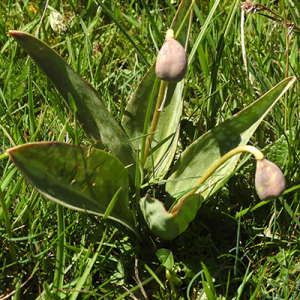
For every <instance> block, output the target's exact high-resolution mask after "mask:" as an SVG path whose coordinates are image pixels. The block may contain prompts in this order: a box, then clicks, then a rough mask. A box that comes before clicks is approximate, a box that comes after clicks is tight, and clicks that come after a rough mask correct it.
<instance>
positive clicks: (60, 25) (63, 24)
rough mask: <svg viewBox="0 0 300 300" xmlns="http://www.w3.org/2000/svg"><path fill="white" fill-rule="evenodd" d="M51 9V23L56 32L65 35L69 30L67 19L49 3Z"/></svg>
mask: <svg viewBox="0 0 300 300" xmlns="http://www.w3.org/2000/svg"><path fill="white" fill-rule="evenodd" d="M48 9H49V10H50V25H51V28H52V30H53V31H54V32H56V33H58V34H59V35H64V34H65V33H66V31H67V30H68V26H67V21H66V19H65V18H64V17H63V16H62V15H61V14H60V13H59V12H58V11H57V10H55V9H54V8H53V7H51V6H49V5H48Z"/></svg>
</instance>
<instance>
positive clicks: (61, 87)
mask: <svg viewBox="0 0 300 300" xmlns="http://www.w3.org/2000/svg"><path fill="white" fill-rule="evenodd" d="M9 33H10V35H11V36H12V37H13V38H14V39H15V40H16V41H17V42H18V44H19V45H20V46H21V47H22V48H23V49H24V50H25V51H26V52H27V53H28V54H29V55H30V56H31V58H32V59H33V60H34V62H35V63H36V64H37V65H38V67H39V68H40V69H41V70H42V71H43V72H44V73H45V74H46V76H47V77H48V78H49V79H50V80H51V81H52V82H53V84H54V86H55V87H56V88H57V90H58V91H59V92H60V94H61V95H62V97H63V98H64V99H65V101H66V103H67V104H69V94H70V95H71V98H73V100H74V102H75V105H76V107H77V112H76V113H77V117H78V120H79V122H80V123H81V125H82V127H83V129H84V131H85V132H86V134H87V135H88V136H89V138H91V139H92V141H93V142H94V146H95V147H96V148H100V149H104V148H105V149H106V150H107V151H108V152H110V153H112V154H113V155H115V156H116V157H117V158H118V159H119V160H120V161H121V162H122V163H123V165H124V166H130V167H129V168H128V172H129V174H130V176H131V178H132V179H133V182H134V176H135V167H134V165H135V161H136V153H135V151H134V149H133V147H132V145H131V143H130V142H129V140H128V137H127V136H126V134H125V133H124V132H123V130H122V128H121V127H120V126H119V125H118V123H117V122H116V120H115V119H114V118H113V117H112V115H111V114H110V113H109V111H108V110H107V108H106V107H105V105H104V104H103V102H102V101H101V100H100V99H99V97H98V93H97V91H96V90H95V89H94V88H93V87H92V86H91V85H89V84H88V83H87V82H86V81H84V80H83V79H82V78H81V77H80V76H79V75H78V74H77V73H76V72H75V71H74V70H73V69H72V68H71V67H70V66H69V65H68V64H67V63H66V61H65V60H64V59H63V58H62V57H61V56H59V55H58V54H57V53H56V52H55V51H53V50H52V49H51V48H50V47H49V46H48V45H46V44H45V43H44V42H42V41H40V40H39V39H37V38H35V37H34V36H32V35H30V34H27V33H24V32H20V31H14V30H10V31H9Z"/></svg>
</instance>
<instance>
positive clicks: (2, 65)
mask: <svg viewBox="0 0 300 300" xmlns="http://www.w3.org/2000/svg"><path fill="white" fill-rule="evenodd" d="M50 2H51V1H50ZM58 2H59V1H57V3H58ZM173 2H174V1H173ZM173 2H172V3H173ZM175 2H176V1H175ZM39 3H40V2H38V3H36V4H35V6H33V4H29V3H28V2H12V1H7V2H5V3H4V2H1V3H0V8H1V14H0V18H1V19H0V45H1V46H0V47H1V48H0V51H1V54H0V55H1V56H0V118H1V122H0V137H1V139H0V141H1V155H2V154H3V153H5V150H6V149H8V148H10V147H13V146H15V145H21V144H24V143H29V142H35V141H64V142H67V143H79V144H84V145H90V142H89V140H88V139H87V137H86V136H85V134H84V132H83V130H82V129H81V127H80V125H79V124H77V123H76V120H74V116H73V111H72V110H71V109H69V108H68V107H67V106H65V104H64V103H63V102H62V98H61V96H60V95H59V94H58V92H57V91H56V90H55V88H54V87H53V85H52V84H51V82H49V81H48V80H47V79H46V77H45V76H44V75H43V74H42V73H41V72H40V71H39V69H38V68H37V67H36V66H35V64H34V63H33V62H32V61H31V60H30V59H29V60H28V61H27V59H28V58H27V55H26V53H24V51H23V50H22V49H21V48H20V47H19V46H17V44H16V43H15V42H14V41H13V40H12V39H11V38H9V36H8V30H10V29H18V30H23V31H27V32H29V33H32V34H35V33H36V29H37V26H38V24H39V22H40V20H41V15H42V11H43V9H44V7H43V6H41V7H39V6H38V5H39ZM162 3H163V4H162ZM172 3H171V1H165V2H161V1H156V2H154V1H153V2H152V3H146V2H145V1H123V2H121V3H119V2H117V1H104V4H102V1H98V2H95V3H92V2H89V5H87V4H86V3H85V2H76V3H75V2H74V3H73V2H72V1H69V2H65V3H64V5H60V6H58V10H60V11H61V9H62V8H63V9H64V12H65V14H66V16H67V17H68V18H69V20H72V21H71V22H70V27H71V28H70V33H69V34H68V35H67V37H66V36H59V35H57V34H55V33H53V32H52V31H51V27H50V26H49V17H48V16H49V15H48V13H46V15H45V19H44V21H43V23H42V24H43V25H42V29H43V30H42V31H41V35H40V38H41V39H42V40H44V41H45V42H47V43H48V44H49V45H51V46H52V47H53V48H54V49H55V50H56V51H57V52H59V53H60V55H62V56H63V57H64V58H65V59H66V60H67V61H68V62H69V63H70V64H71V66H72V67H73V68H74V69H75V70H76V71H77V72H78V73H79V74H80V75H81V76H82V77H83V78H84V79H85V80H86V81H88V82H89V83H90V84H92V85H93V86H94V87H95V88H96V89H97V90H98V92H99V94H100V96H101V98H102V100H103V101H104V102H105V105H106V106H107V108H108V110H109V111H111V112H112V113H113V115H114V116H115V118H116V120H117V121H118V122H120V121H121V119H122V115H123V113H124V109H125V106H126V104H127V103H128V101H129V99H130V96H131V95H132V94H133V92H134V90H135V89H136V87H137V85H138V83H139V82H140V80H141V79H142V77H143V76H144V74H145V73H146V71H147V69H148V67H149V65H151V64H152V63H153V62H154V61H155V57H156V54H157V51H158V49H159V48H160V47H161V45H162V40H163V36H164V33H165V31H166V29H167V28H168V26H169V25H170V24H171V21H172V19H173V17H174V14H175V12H176V9H177V7H178V1H177V2H176V3H173V4H172ZM49 4H50V5H51V6H53V7H55V4H54V3H49ZM213 4H214V1H196V6H195V8H194V20H193V25H192V29H191V35H190V40H189V51H191V49H192V48H193V45H194V44H195V43H196V41H197V38H198V36H199V34H200V32H201V31H200V29H201V26H202V25H203V24H204V22H205V20H206V18H207V17H208V15H209V12H210V10H211V8H212V6H213ZM237 4H239V3H238V2H237V3H235V2H234V1H220V4H219V6H218V9H217V12H216V13H215V14H214V16H213V19H212V22H211V24H210V26H209V27H208V28H207V29H206V30H205V36H204V39H203V40H202V41H201V42H200V44H199V46H198V48H197V49H196V53H195V56H194V59H193V61H191V62H190V65H189V69H188V74H187V76H186V77H185V88H184V92H183V99H184V111H183V116H182V126H181V132H180V139H179V142H180V147H181V150H184V149H185V148H186V147H187V146H188V145H189V144H190V143H192V142H193V141H194V140H195V139H196V138H197V137H199V136H201V135H202V134H203V133H205V132H207V131H208V130H210V129H211V128H213V127H214V126H215V125H216V124H219V123H221V122H223V121H224V120H225V119H227V118H228V117H230V116H231V115H233V114H234V113H236V112H238V111H240V110H242V109H243V108H244V107H245V106H247V105H249V104H251V103H252V102H253V101H254V100H256V99H257V97H258V96H257V95H258V94H260V95H263V94H264V93H265V92H266V91H268V90H269V89H270V88H272V87H273V86H274V85H276V84H277V83H278V82H279V81H281V80H283V79H284V78H285V77H286V72H287V58H286V49H287V48H289V54H290V56H289V75H295V76H296V77H297V81H296V83H295V85H294V86H293V88H292V89H290V90H289V92H288V93H286V94H285V96H284V97H283V98H282V99H281V100H280V102H279V103H278V104H277V105H276V106H275V107H274V108H273V109H272V111H271V113H270V114H269V115H268V116H267V118H266V119H265V120H264V122H263V123H262V124H261V126H260V127H259V129H258V130H257V132H256V133H255V135H254V136H253V137H252V139H251V143H252V144H253V145H256V146H257V147H259V148H260V149H261V150H262V151H263V152H264V153H265V155H266V157H267V158H269V159H270V160H272V161H273V162H275V163H276V164H277V165H278V166H279V167H280V168H281V169H282V170H283V171H284V175H285V178H286V181H287V191H286V192H285V194H284V195H283V196H282V197H281V198H280V199H278V200H272V201H263V202H261V201H260V200H259V199H258V197H257V195H256V192H255V189H254V162H253V161H252V160H248V161H247V162H246V164H244V165H243V166H242V167H238V168H237V170H236V172H235V174H234V175H233V176H232V178H231V179H230V181H229V182H228V183H227V184H226V185H224V186H223V188H222V189H221V190H220V191H219V192H218V193H217V194H216V195H215V196H213V197H212V198H211V199H210V200H209V201H208V202H206V203H204V204H203V205H202V207H201V209H200V210H199V212H198V214H197V217H196V218H195V220H194V221H193V222H192V223H191V224H190V226H189V227H188V229H187V230H186V231H185V232H184V233H183V234H181V235H180V236H179V237H178V238H176V239H175V240H173V241H169V242H165V241H161V240H159V239H157V238H155V237H151V238H150V239H149V238H148V237H147V238H143V239H142V242H141V243H138V242H137V241H136V240H135V239H134V238H132V237H128V235H127V233H126V232H124V230H123V229H122V228H116V227H115V226H114V224H110V223H108V222H105V223H104V222H103V221H101V220H100V219H99V218H97V217H95V216H91V215H87V214H85V213H74V211H71V210H68V209H61V208H60V207H57V206H56V205H55V204H53V203H52V202H48V201H46V200H45V199H44V198H43V197H41V196H40V195H39V194H38V193H37V191H36V190H34V189H33V188H32V187H31V186H30V184H28V182H27V181H26V180H25V179H24V178H23V177H22V176H21V175H20V173H19V172H18V171H17V169H16V168H15V167H14V165H13V164H12V162H11V161H10V160H9V159H7V158H5V159H2V160H1V161H0V174H1V177H0V178H1V182H0V185H1V189H2V191H3V192H4V201H5V204H6V206H7V208H8V210H9V213H10V215H9V222H8V223H5V221H4V220H5V218H4V211H5V210H3V209H0V222H1V226H0V239H1V241H2V244H1V251H0V299H7V298H8V297H14V299H41V298H42V299H62V298H65V299H145V298H146V295H147V296H148V299H199V300H200V299H209V300H210V299H299V295H300V289H299V288H300V272H299V270H300V261H299V258H300V253H299V250H300V247H299V239H298V236H299V226H298V225H297V223H299V220H298V218H299V197H300V195H299V192H298V190H299V187H300V179H299V158H300V156H299V154H300V145H299V130H300V125H299V86H300V85H299V79H298V78H299V76H298V73H299V51H298V45H299V41H298V39H299V38H298V36H297V35H296V34H293V35H292V36H291V37H290V39H289V45H286V39H285V30H284V27H282V26H280V25H276V24H275V23H274V21H272V20H270V19H267V18H265V17H263V16H261V15H258V14H256V15H246V20H245V28H244V29H245V48H246V53H247V63H248V68H249V71H250V72H251V73H252V75H253V77H254V84H253V85H252V84H251V83H250V81H249V76H248V74H246V72H245V68H244V63H243V60H242V52H241V29H240V18H241V11H240V9H237V10H235V8H236V6H237ZM261 4H263V5H265V6H267V7H269V8H271V9H272V10H274V11H276V12H278V13H279V14H280V15H282V16H283V6H282V1H279V2H278V3H277V2H274V1H269V0H263V1H262V2H261ZM56 8H57V7H56ZM285 9H286V13H287V19H288V20H293V21H294V22H295V23H297V22H296V18H295V16H297V17H299V11H300V4H299V3H298V2H297V1H285ZM36 11H39V13H36ZM74 11H75V12H76V14H74ZM294 18H295V20H294ZM224 24H225V26H224ZM88 33H89V34H88ZM223 36H224V37H225V38H224V40H223ZM3 157H5V155H4V156H3ZM3 157H2V156H1V158H3ZM152 188H153V190H154V191H156V194H159V193H160V186H155V185H154V186H153V187H152ZM147 191H148V190H147V188H145V189H144V190H142V191H141V194H142V195H143V194H145V193H146V192H147ZM6 226H9V227H10V228H11V231H12V234H11V235H12V236H11V237H10V234H9V231H7V229H6V228H7V227H6ZM12 243H13V245H14V247H15V249H16V257H17V258H16V260H15V259H14V256H13V251H12V250H13V246H12ZM158 249H167V250H168V251H169V253H170V256H171V257H173V259H174V264H173V266H172V268H171V269H166V268H164V267H161V263H160V261H159V259H158V258H159V257H158V256H157V255H156V252H157V250H158ZM62 252H63V254H62ZM15 261H17V263H15ZM203 263H204V265H203ZM16 267H17V268H18V276H16V272H15V269H16ZM62 274H63V275H64V276H63V277H62ZM62 279H63V281H62ZM142 286H143V287H142ZM204 293H206V296H205V294H204ZM9 295H12V296H9ZM43 297H44V298H43Z"/></svg>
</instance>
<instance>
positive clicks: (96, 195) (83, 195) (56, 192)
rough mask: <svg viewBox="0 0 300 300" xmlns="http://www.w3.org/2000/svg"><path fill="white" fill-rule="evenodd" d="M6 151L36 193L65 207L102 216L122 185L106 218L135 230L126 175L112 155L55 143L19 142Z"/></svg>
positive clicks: (122, 167)
mask: <svg viewBox="0 0 300 300" xmlns="http://www.w3.org/2000/svg"><path fill="white" fill-rule="evenodd" d="M7 153H8V155H9V156H10V158H11V159H12V161H13V162H14V164H15V165H16V166H17V168H18V169H19V170H20V171H21V173H22V174H23V175H24V176H25V177H26V178H27V179H28V180H29V182H30V183H31V184H32V185H33V186H34V187H35V188H36V189H37V190H38V192H40V193H41V194H42V195H43V196H45V197H46V198H47V199H49V200H51V201H53V202H56V203H58V204H60V205H62V206H65V207H67V208H71V209H75V210H78V211H87V212H88V213H91V214H95V215H99V216H103V214H104V213H105V210H106V208H107V207H108V205H109V203H110V201H111V200H112V198H113V197H114V195H115V194H116V193H117V192H118V190H119V188H121V191H120V192H119V194H118V201H117V205H115V207H114V208H113V210H112V212H111V214H110V216H109V218H110V219H112V220H114V221H117V222H120V223H121V224H123V225H125V226H127V227H129V228H130V229H131V230H133V231H134V221H133V215H132V212H131V210H130V208H129V204H128V175H127V172H126V170H125V168H124V166H123V165H122V164H121V162H120V161H119V160H118V159H117V158H115V157H114V156H112V155H110V154H108V153H106V152H104V151H102V150H98V149H93V150H92V151H90V152H89V149H88V148H86V147H80V146H75V145H69V144H64V143H57V142H43V143H33V144H27V145H22V146H18V147H14V148H11V149H8V150H7Z"/></svg>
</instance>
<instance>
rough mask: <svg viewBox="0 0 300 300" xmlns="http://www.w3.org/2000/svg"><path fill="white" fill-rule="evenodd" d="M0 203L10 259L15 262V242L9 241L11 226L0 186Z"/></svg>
mask: <svg viewBox="0 0 300 300" xmlns="http://www.w3.org/2000/svg"><path fill="white" fill-rule="evenodd" d="M0 204H1V206H2V210H3V216H4V222H5V226H6V231H7V236H8V238H9V248H10V255H11V260H12V262H13V263H17V254H16V248H15V244H14V242H13V241H11V239H12V231H11V226H10V220H9V219H10V218H9V213H8V210H7V208H6V205H5V200H4V194H3V192H2V189H1V188H0ZM14 271H15V272H17V271H18V268H17V265H15V267H14Z"/></svg>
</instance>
